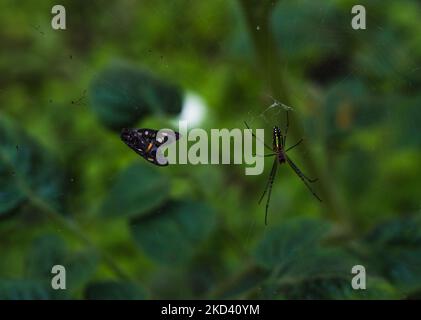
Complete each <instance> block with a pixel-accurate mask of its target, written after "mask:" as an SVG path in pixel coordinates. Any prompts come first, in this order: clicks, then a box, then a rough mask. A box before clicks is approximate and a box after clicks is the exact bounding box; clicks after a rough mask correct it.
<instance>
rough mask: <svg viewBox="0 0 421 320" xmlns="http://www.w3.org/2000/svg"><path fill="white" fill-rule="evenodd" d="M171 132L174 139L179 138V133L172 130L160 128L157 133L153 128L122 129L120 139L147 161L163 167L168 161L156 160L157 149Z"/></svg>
mask: <svg viewBox="0 0 421 320" xmlns="http://www.w3.org/2000/svg"><path fill="white" fill-rule="evenodd" d="M172 133H174V134H175V140H178V139H179V138H180V134H179V133H178V132H174V131H172V130H161V134H159V135H158V130H154V129H146V128H144V129H123V130H122V132H121V139H122V140H123V141H124V142H125V143H126V144H127V145H128V146H129V147H130V148H131V149H133V150H134V151H135V152H136V153H138V154H139V155H141V156H142V157H143V158H145V159H146V160H147V161H149V162H151V163H153V164H155V165H157V166H162V167H163V166H167V165H168V163H165V164H160V163H159V162H158V159H157V151H158V148H159V147H160V146H162V145H163V144H164V143H165V142H167V141H168V139H169V135H170V134H172Z"/></svg>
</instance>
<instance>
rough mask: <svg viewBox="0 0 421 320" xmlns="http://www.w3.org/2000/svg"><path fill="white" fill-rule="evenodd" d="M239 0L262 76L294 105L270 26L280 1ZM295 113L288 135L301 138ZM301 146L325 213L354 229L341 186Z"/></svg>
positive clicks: (279, 96) (273, 91)
mask: <svg viewBox="0 0 421 320" xmlns="http://www.w3.org/2000/svg"><path fill="white" fill-rule="evenodd" d="M239 1H240V4H241V7H242V9H243V12H244V16H245V21H246V25H247V27H248V30H249V34H250V37H251V41H252V44H253V47H254V51H255V55H256V60H257V64H258V67H259V69H260V71H261V73H262V78H263V79H264V80H265V81H266V82H267V85H268V87H269V90H270V92H271V95H272V96H273V97H274V99H276V100H278V101H281V102H283V103H285V104H287V105H290V103H291V101H290V97H289V94H288V93H289V92H290V90H289V89H288V83H287V81H286V79H287V76H286V74H285V68H283V66H284V63H283V61H282V56H281V54H280V52H279V50H278V45H277V44H276V42H275V39H274V36H273V33H272V30H271V27H270V13H271V12H272V10H273V9H274V8H275V4H276V3H277V2H278V1H277V0H275V1H273V0H271V1H270V0H239ZM291 116H292V117H291V118H293V121H294V122H295V123H294V126H291V127H290V129H289V130H290V131H289V132H288V135H289V136H292V137H293V138H294V140H298V139H297V138H298V137H301V136H302V132H303V129H302V127H301V125H300V123H299V121H298V119H297V117H294V115H293V114H292V115H291ZM294 118H295V119H294ZM300 148H301V154H306V157H302V160H303V162H304V163H305V166H306V167H307V168H308V169H309V171H310V172H314V173H316V174H317V177H318V178H319V183H318V185H319V188H320V192H321V195H322V199H323V203H324V204H325V205H326V209H327V210H326V212H325V215H326V216H327V217H328V218H330V219H332V220H335V221H336V222H338V223H340V225H341V226H342V228H343V229H344V231H343V232H344V233H348V232H351V230H352V223H351V220H350V215H349V213H348V209H347V206H345V205H344V204H343V203H342V202H341V200H340V197H339V194H338V192H337V188H336V186H335V185H334V183H333V181H332V179H331V178H330V175H329V174H328V170H327V168H326V167H321V166H319V165H317V164H316V161H315V160H314V154H313V152H312V151H311V149H310V148H309V147H308V145H307V144H303V145H302V147H300Z"/></svg>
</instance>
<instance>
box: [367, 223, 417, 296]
mask: <svg viewBox="0 0 421 320" xmlns="http://www.w3.org/2000/svg"><path fill="white" fill-rule="evenodd" d="M365 244H366V246H367V248H368V250H369V254H368V256H369V257H370V265H371V267H372V268H374V269H375V270H377V271H378V272H379V274H381V275H383V276H384V277H386V278H387V279H389V280H390V281H391V282H392V283H393V284H395V285H396V286H397V287H398V289H399V290H400V291H401V292H402V293H403V294H410V293H411V292H413V291H417V290H419V289H420V288H421V273H420V266H421V218H420V217H419V216H416V217H406V218H399V219H394V220H391V221H389V222H386V223H384V224H381V225H379V226H378V227H376V228H375V229H374V230H373V231H372V232H371V233H370V234H369V235H368V236H367V237H366V239H365Z"/></svg>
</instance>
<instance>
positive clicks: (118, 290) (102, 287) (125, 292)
mask: <svg viewBox="0 0 421 320" xmlns="http://www.w3.org/2000/svg"><path fill="white" fill-rule="evenodd" d="M145 297H146V294H145V291H144V290H143V289H142V288H140V287H139V286H137V285H135V284H133V283H127V282H116V281H103V282H96V283H91V284H89V285H88V286H87V287H86V289H85V298H86V299H89V300H144V299H145Z"/></svg>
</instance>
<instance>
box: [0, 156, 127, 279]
mask: <svg viewBox="0 0 421 320" xmlns="http://www.w3.org/2000/svg"><path fill="white" fill-rule="evenodd" d="M0 159H1V160H3V162H4V163H5V164H6V165H7V166H8V167H9V168H10V170H11V171H14V165H13V163H12V161H11V159H10V158H9V157H8V156H7V155H6V154H5V153H4V152H1V150H0ZM14 179H15V181H16V183H17V184H18V185H19V187H20V189H21V190H22V191H23V193H24V194H25V195H26V197H27V198H28V199H29V202H30V203H31V204H32V205H33V206H34V207H36V208H38V209H39V210H40V211H41V212H43V213H44V214H45V215H46V216H47V217H48V218H49V219H50V220H52V221H54V223H56V224H57V225H59V226H61V227H62V228H63V229H65V230H67V231H69V232H70V233H72V234H73V235H74V236H75V237H76V238H77V239H78V240H79V241H81V242H82V243H84V244H85V245H87V246H88V247H89V248H90V249H92V250H94V251H95V252H96V253H97V254H98V255H99V256H100V258H101V259H102V260H103V261H104V263H105V264H106V265H107V266H108V267H109V268H110V270H112V271H113V272H114V273H115V274H116V275H117V276H118V277H119V278H121V279H124V280H130V277H129V276H128V275H127V274H126V273H125V272H124V271H123V270H122V269H121V268H120V267H119V266H118V265H117V264H116V263H115V262H114V261H113V259H112V258H111V257H110V256H109V255H107V254H106V253H105V252H103V251H102V250H101V249H100V248H99V247H97V246H96V245H95V244H94V243H93V242H92V241H91V240H90V239H89V238H88V237H87V236H86V235H85V233H84V232H83V231H82V230H81V229H80V228H79V226H78V225H77V224H76V223H75V221H73V220H70V219H68V218H66V217H65V216H64V215H63V214H61V213H59V212H58V211H57V210H56V209H54V208H53V207H52V206H51V205H50V204H48V203H47V202H46V201H44V200H43V199H42V198H40V197H39V196H38V195H36V194H35V193H34V192H33V191H32V190H31V189H30V188H29V186H28V185H27V184H26V182H25V180H24V178H23V177H22V176H21V175H20V174H19V172H15V173H14Z"/></svg>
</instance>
